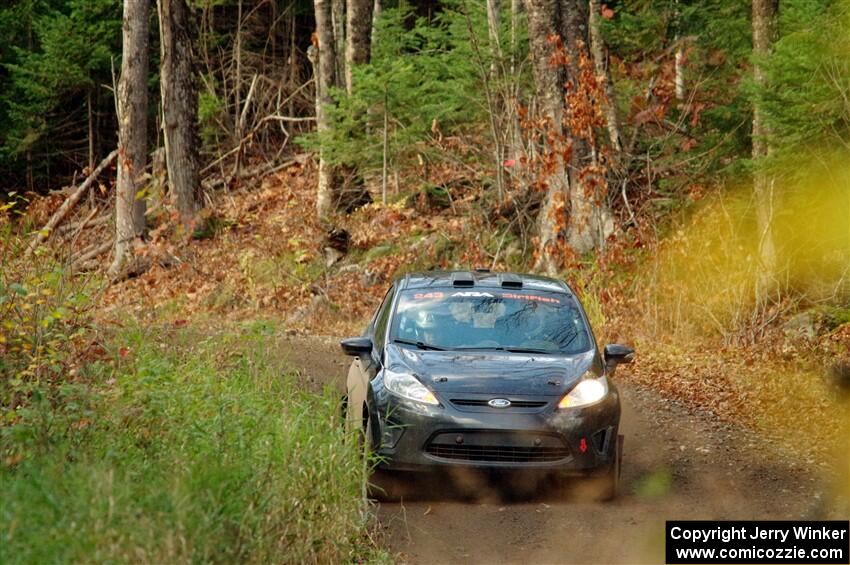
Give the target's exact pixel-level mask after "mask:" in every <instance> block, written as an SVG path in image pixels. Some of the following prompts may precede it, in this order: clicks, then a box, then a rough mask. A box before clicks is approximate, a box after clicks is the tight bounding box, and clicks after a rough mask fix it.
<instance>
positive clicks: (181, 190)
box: [158, 0, 201, 229]
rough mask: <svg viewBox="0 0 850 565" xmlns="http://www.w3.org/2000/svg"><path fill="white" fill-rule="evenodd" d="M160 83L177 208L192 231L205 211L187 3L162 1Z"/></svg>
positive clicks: (167, 158)
mask: <svg viewBox="0 0 850 565" xmlns="http://www.w3.org/2000/svg"><path fill="white" fill-rule="evenodd" d="M158 7H159V29H160V45H161V48H162V49H161V63H160V65H161V66H160V85H161V87H162V88H161V92H162V116H163V120H162V129H163V133H164V135H163V137H164V140H165V161H166V166H167V167H168V187H169V194H170V196H171V201H172V204H173V205H174V207H175V209H176V210H177V213H178V214H179V215H180V220H181V222H182V223H183V225H184V226H185V227H186V228H187V229H191V225H192V223H193V222H194V220H195V215H196V214H197V213H198V209H199V208H200V200H201V199H200V184H201V183H200V181H199V178H198V128H197V122H196V119H197V115H198V92H197V88H196V85H195V77H194V69H193V64H194V63H193V61H194V57H193V53H192V31H191V27H190V25H191V24H190V21H191V17H190V11H189V6H188V5H187V4H186V0H159V6H158Z"/></svg>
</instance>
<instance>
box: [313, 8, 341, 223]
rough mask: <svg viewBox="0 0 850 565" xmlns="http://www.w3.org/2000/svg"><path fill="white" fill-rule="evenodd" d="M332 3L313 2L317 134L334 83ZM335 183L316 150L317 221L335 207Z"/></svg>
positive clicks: (326, 125)
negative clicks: (317, 166)
mask: <svg viewBox="0 0 850 565" xmlns="http://www.w3.org/2000/svg"><path fill="white" fill-rule="evenodd" d="M332 1H333V0H314V6H315V11H316V35H315V38H316V46H315V49H314V55H313V57H314V60H315V63H314V65H313V69H314V75H315V79H316V80H315V84H316V129H317V130H318V131H319V133H325V132H328V131H329V130H330V128H331V123H330V116H328V112H327V107H328V106H330V105H331V104H333V98H331V93H330V90H331V88H333V86H334V85H335V83H336V59H337V57H336V51H335V45H334V28H333V16H332V10H331V3H332ZM338 184H339V181H338V179H337V176H336V172H335V171H334V167H332V166H331V165H330V164H329V163H328V162H327V159H326V158H325V155H324V150H321V149H320V150H319V182H318V187H317V189H316V211H317V213H318V215H319V217H320V218H326V217H327V216H328V215H329V214H330V213H331V211H332V210H333V208H334V206H335V200H336V193H337V192H338Z"/></svg>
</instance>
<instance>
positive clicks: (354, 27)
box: [345, 0, 373, 95]
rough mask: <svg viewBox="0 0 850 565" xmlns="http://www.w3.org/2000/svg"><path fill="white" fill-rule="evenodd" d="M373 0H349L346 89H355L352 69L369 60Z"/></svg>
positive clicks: (349, 91) (347, 12)
mask: <svg viewBox="0 0 850 565" xmlns="http://www.w3.org/2000/svg"><path fill="white" fill-rule="evenodd" d="M372 10H373V0H348V7H347V11H346V18H347V19H346V22H347V27H348V29H347V30H346V32H347V33H346V36H345V90H346V91H347V92H348V94H349V95H350V94H351V93H352V89H353V86H354V84H353V81H352V70H353V68H354V66H355V65H363V64H366V63H368V62H369V55H370V54H371V51H372V37H371V35H372Z"/></svg>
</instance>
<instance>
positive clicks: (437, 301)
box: [390, 289, 590, 354]
mask: <svg viewBox="0 0 850 565" xmlns="http://www.w3.org/2000/svg"><path fill="white" fill-rule="evenodd" d="M589 335H590V334H589V332H588V331H587V327H586V325H585V323H584V319H583V317H582V315H581V313H580V311H579V309H578V306H577V304H576V303H575V301H574V300H573V298H572V297H570V296H568V295H566V294H559V293H552V292H537V291H528V290H510V291H508V290H504V289H495V290H490V289H481V290H473V289H469V290H467V289H427V290H424V289H416V290H407V291H404V292H402V293H401V295H400V297H399V301H398V306H397V308H396V315H395V318H394V319H393V326H392V333H391V338H390V339H391V341H395V342H397V343H406V344H409V345H413V346H417V347H419V348H420V349H450V350H463V349H469V350H475V349H482V350H486V349H491V350H505V351H517V352H523V351H525V352H530V353H553V354H554V353H558V354H574V353H580V352H583V351H587V350H588V349H589V348H590V337H589Z"/></svg>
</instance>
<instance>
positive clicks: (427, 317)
mask: <svg viewBox="0 0 850 565" xmlns="http://www.w3.org/2000/svg"><path fill="white" fill-rule="evenodd" d="M416 326H417V327H419V328H420V329H423V330H431V329H434V328H436V327H437V317H436V316H435V315H434V313H433V312H428V311H426V310H420V311H419V312H417V313H416Z"/></svg>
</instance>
